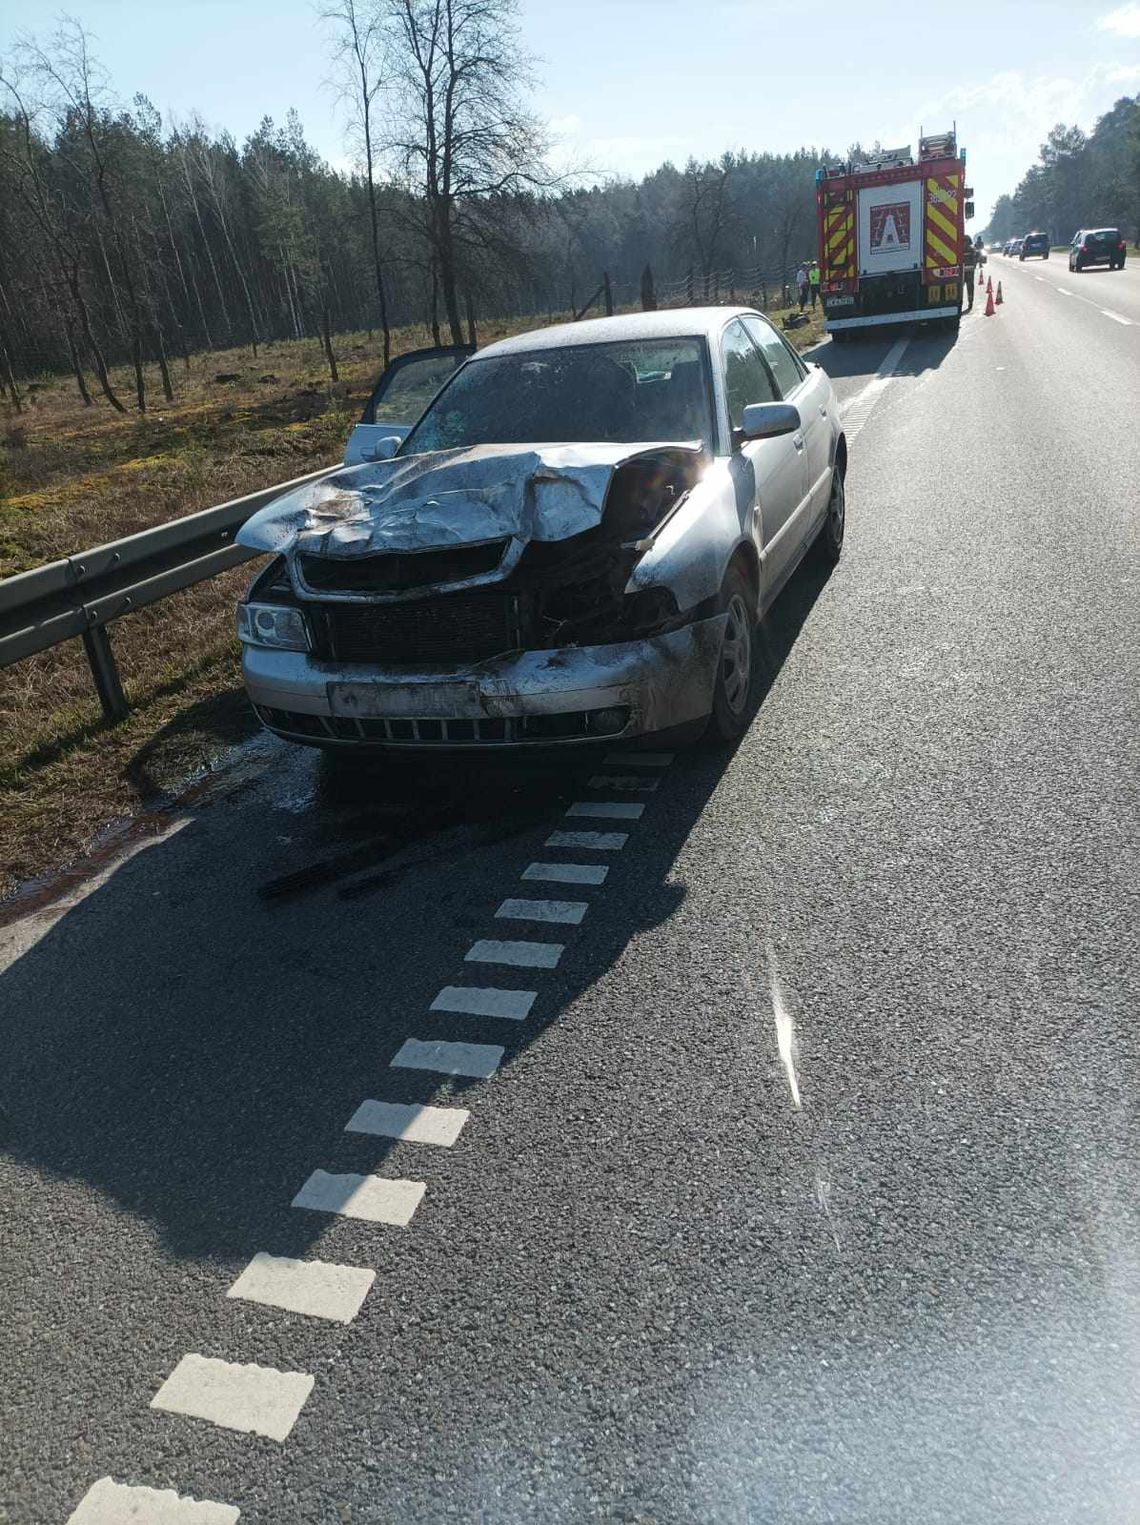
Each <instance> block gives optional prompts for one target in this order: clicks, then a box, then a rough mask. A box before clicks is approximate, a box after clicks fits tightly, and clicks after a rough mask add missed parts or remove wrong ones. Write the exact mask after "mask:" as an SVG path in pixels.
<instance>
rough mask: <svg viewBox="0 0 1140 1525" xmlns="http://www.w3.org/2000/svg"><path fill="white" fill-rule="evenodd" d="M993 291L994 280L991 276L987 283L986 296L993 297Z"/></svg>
mask: <svg viewBox="0 0 1140 1525" xmlns="http://www.w3.org/2000/svg"><path fill="white" fill-rule="evenodd" d="M993 290H994V278H993V276H992V275H991V276H990V278H989V280H988V281H987V282H986V296H992V295H993Z"/></svg>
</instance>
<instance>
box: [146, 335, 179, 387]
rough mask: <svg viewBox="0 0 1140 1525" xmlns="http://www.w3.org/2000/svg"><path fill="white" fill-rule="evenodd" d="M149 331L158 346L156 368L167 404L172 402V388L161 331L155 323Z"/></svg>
mask: <svg viewBox="0 0 1140 1525" xmlns="http://www.w3.org/2000/svg"><path fill="white" fill-rule="evenodd" d="M151 331H152V333H153V334H154V338H155V343H156V344H157V346H158V368H159V370H160V371H161V372H162V395H163V396H164V397H165V398H166V400H167V402H173V401H174V388H173V387H172V386H171V384H170V367H169V366H168V365H167V363H166V345H165V344H163V342H162V329H161V328H159V326H158V324H157V322H156V323H153V324H152V328H151Z"/></svg>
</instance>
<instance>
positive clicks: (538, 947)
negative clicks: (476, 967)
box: [463, 937, 566, 969]
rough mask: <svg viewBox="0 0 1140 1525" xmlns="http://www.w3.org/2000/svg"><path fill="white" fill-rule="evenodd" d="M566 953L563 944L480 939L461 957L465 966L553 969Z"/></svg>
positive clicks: (491, 938)
mask: <svg viewBox="0 0 1140 1525" xmlns="http://www.w3.org/2000/svg"><path fill="white" fill-rule="evenodd" d="M565 952H566V945H565V944H564V943H523V942H500V941H499V940H498V939H497V938H494V937H481V938H480V939H479V941H478V942H474V943H472V944H471V946H470V948H468V950H467V952H466V953H465V954H464V955H463V961H464V963H467V964H511V965H513V966H514V967H515V968H516V969H553V968H555V967H556V966H557V964H558V960H559V959H560V958H561V957H562V955H563V954H564V953H565Z"/></svg>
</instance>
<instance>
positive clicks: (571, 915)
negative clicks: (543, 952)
mask: <svg viewBox="0 0 1140 1525" xmlns="http://www.w3.org/2000/svg"><path fill="white" fill-rule="evenodd" d="M589 909H590V904H589V901H587V900H504V901H503V903H502V905H501V906H500V907H499V909H498V910H497V911H496V912H495V917H496V919H497V920H500V921H546V922H557V923H559V924H560V925H562V926H567V927H577V926H580V925H581V922H582V918H583V917H584V916H585V914H586V912H587V911H588V910H589Z"/></svg>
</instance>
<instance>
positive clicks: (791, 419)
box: [736, 402, 803, 443]
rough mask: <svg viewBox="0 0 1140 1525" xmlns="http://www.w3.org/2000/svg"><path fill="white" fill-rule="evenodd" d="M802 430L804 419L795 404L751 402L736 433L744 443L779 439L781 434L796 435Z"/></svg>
mask: <svg viewBox="0 0 1140 1525" xmlns="http://www.w3.org/2000/svg"><path fill="white" fill-rule="evenodd" d="M802 428H803V419H802V418H801V417H800V410H799V409H798V408H797V407H796V406H795V404H794V403H790V402H750V403H749V404H748V406H747V407H746V408H745V409H744V414H743V416H742V418H741V420H740V428H739V429H738V430H737V431H736V433H737V434H738V435H739V437H740V440H741V442H742V443H743V441H744V440H761V439H777V438H778V437H779V436H780V435H781V434H794V433H795V432H796V430H797V429H802Z"/></svg>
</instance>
